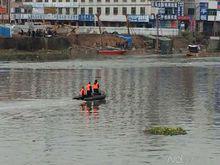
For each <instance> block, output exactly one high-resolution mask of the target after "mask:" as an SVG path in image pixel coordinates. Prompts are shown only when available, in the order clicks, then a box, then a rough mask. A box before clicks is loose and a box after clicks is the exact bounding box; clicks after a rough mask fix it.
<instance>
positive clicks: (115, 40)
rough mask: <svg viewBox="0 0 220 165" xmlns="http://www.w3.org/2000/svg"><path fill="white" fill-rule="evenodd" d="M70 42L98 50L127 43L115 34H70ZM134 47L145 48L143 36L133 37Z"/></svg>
mask: <svg viewBox="0 0 220 165" xmlns="http://www.w3.org/2000/svg"><path fill="white" fill-rule="evenodd" d="M68 39H69V41H70V42H71V43H72V44H73V45H78V46H84V47H92V48H96V47H99V46H101V45H103V46H113V47H115V46H117V45H120V44H123V43H125V40H124V39H122V38H120V37H118V36H116V35H114V34H104V35H100V34H70V35H69V36H68ZM132 39H133V47H135V48H136V49H139V48H145V47H146V43H145V42H144V39H143V38H142V37H141V36H132Z"/></svg>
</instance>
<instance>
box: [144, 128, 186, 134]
mask: <svg viewBox="0 0 220 165" xmlns="http://www.w3.org/2000/svg"><path fill="white" fill-rule="evenodd" d="M144 132H146V133H150V134H153V135H170V136H173V135H185V134H187V132H186V130H184V129H183V128H181V127H163V126H158V127H153V128H150V129H146V130H145V131H144Z"/></svg>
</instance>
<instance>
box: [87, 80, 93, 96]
mask: <svg viewBox="0 0 220 165" xmlns="http://www.w3.org/2000/svg"><path fill="white" fill-rule="evenodd" d="M86 91H87V96H88V97H89V96H91V95H92V86H91V83H90V82H88V84H87V85H86Z"/></svg>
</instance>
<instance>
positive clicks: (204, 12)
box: [200, 2, 208, 21]
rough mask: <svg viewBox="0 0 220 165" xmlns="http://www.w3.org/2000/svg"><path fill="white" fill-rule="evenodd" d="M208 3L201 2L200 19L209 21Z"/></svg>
mask: <svg viewBox="0 0 220 165" xmlns="http://www.w3.org/2000/svg"><path fill="white" fill-rule="evenodd" d="M207 10H208V3H205V2H201V3H200V20H203V21H207V20H208V13H207Z"/></svg>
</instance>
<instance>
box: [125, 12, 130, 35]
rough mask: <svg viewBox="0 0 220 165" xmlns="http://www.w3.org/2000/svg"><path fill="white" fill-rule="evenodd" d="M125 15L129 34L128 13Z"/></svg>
mask: <svg viewBox="0 0 220 165" xmlns="http://www.w3.org/2000/svg"><path fill="white" fill-rule="evenodd" d="M125 17H126V24H127V30H128V34H129V35H130V23H129V19H128V15H127V14H126V15H125Z"/></svg>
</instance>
